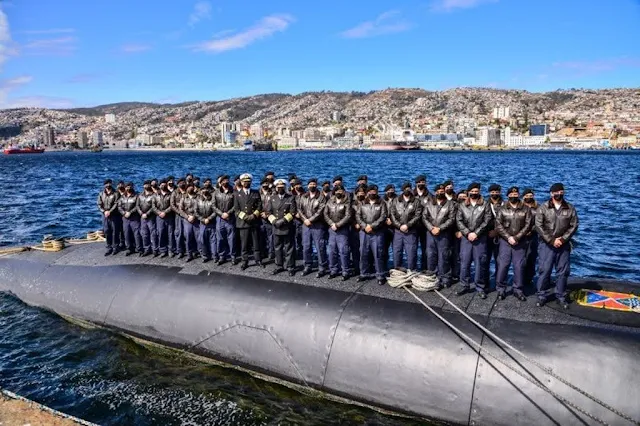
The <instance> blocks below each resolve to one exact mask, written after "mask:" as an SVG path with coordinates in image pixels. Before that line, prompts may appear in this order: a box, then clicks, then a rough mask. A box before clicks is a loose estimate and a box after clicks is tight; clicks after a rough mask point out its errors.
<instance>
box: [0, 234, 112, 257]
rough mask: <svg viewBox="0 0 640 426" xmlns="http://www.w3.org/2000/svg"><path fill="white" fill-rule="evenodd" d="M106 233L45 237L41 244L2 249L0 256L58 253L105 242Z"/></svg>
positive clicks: (0, 249)
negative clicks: (71, 246)
mask: <svg viewBox="0 0 640 426" xmlns="http://www.w3.org/2000/svg"><path fill="white" fill-rule="evenodd" d="M104 241H106V239H105V238H104V232H102V231H101V230H98V231H94V232H89V233H87V236H86V237H85V238H54V237H53V236H52V235H45V236H44V237H43V239H42V241H41V242H40V244H36V245H32V246H21V247H7V248H0V256H7V255H10V254H16V253H20V252H23V251H28V250H36V251H45V252H56V251H61V250H63V249H64V248H65V247H67V246H68V245H78V244H88V243H99V242H104Z"/></svg>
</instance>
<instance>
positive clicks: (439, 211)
mask: <svg viewBox="0 0 640 426" xmlns="http://www.w3.org/2000/svg"><path fill="white" fill-rule="evenodd" d="M456 204H457V203H456V202H455V201H453V200H447V199H445V201H444V203H442V205H440V203H438V201H437V200H436V198H435V197H434V198H433V200H432V201H430V202H428V203H427V204H425V207H424V210H423V212H422V223H423V224H424V226H425V227H426V228H427V230H428V231H431V230H432V229H433V228H434V227H435V228H440V232H443V231H447V232H450V231H454V230H455V229H456V213H457V205H456Z"/></svg>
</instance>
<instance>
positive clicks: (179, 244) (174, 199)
mask: <svg viewBox="0 0 640 426" xmlns="http://www.w3.org/2000/svg"><path fill="white" fill-rule="evenodd" d="M186 195H187V183H186V181H185V180H184V179H182V178H181V179H178V189H176V190H175V191H173V192H172V193H171V209H172V210H173V216H174V219H175V222H174V227H173V231H174V233H173V238H174V244H173V247H174V251H173V252H171V253H170V256H171V257H173V256H175V255H178V258H179V259H182V258H183V257H184V255H185V253H186V251H187V250H186V247H185V242H184V229H183V220H182V217H183V214H182V211H180V201H182V199H183V198H184V197H186ZM169 238H171V235H170V236H169Z"/></svg>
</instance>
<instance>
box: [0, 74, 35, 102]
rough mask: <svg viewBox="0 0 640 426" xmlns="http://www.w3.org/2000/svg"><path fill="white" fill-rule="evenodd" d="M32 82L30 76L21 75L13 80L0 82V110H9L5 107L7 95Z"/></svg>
mask: <svg viewBox="0 0 640 426" xmlns="http://www.w3.org/2000/svg"><path fill="white" fill-rule="evenodd" d="M32 80H33V77H31V76H30V75H21V76H18V77H14V78H8V79H5V80H0V108H9V107H8V106H6V105H7V104H8V99H9V93H11V92H12V91H14V90H16V89H18V88H20V87H21V86H24V85H25V84H29V83H31V81H32Z"/></svg>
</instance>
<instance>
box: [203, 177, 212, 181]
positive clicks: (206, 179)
mask: <svg viewBox="0 0 640 426" xmlns="http://www.w3.org/2000/svg"><path fill="white" fill-rule="evenodd" d="M204 182H213V181H212V180H211V178H210V177H208V178H204Z"/></svg>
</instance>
